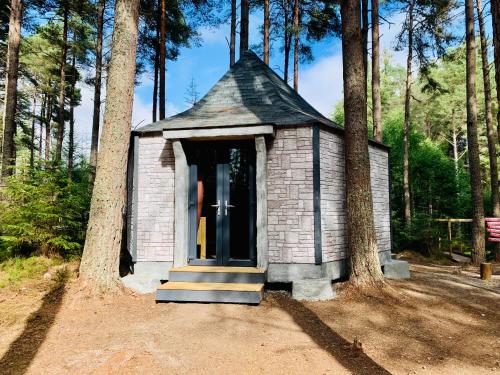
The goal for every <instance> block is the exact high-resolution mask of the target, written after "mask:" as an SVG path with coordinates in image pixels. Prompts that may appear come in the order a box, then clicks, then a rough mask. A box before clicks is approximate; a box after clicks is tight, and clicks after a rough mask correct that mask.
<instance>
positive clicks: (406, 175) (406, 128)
mask: <svg viewBox="0 0 500 375" xmlns="http://www.w3.org/2000/svg"><path fill="white" fill-rule="evenodd" d="M413 6H414V0H412V1H411V2H410V6H409V9H408V56H407V58H406V90H405V117H404V125H403V195H404V219H405V224H406V225H408V224H410V222H411V198H410V162H409V136H410V115H411V113H410V100H411V85H412V74H413V73H412V64H413V17H414V14H413Z"/></svg>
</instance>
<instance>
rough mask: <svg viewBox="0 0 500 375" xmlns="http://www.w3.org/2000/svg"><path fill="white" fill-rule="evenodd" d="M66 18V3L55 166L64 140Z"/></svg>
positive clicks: (67, 12) (66, 8) (65, 5)
mask: <svg viewBox="0 0 500 375" xmlns="http://www.w3.org/2000/svg"><path fill="white" fill-rule="evenodd" d="M68 18H69V6H68V3H67V1H64V4H63V33H62V46H61V61H60V65H59V67H60V69H59V74H60V78H59V100H58V103H57V104H58V112H57V117H58V118H57V120H58V121H57V122H58V127H57V133H56V154H55V157H54V162H55V164H58V163H59V162H60V161H61V156H62V148H63V140H64V123H65V121H64V102H65V94H66V91H65V88H66V57H67V54H68Z"/></svg>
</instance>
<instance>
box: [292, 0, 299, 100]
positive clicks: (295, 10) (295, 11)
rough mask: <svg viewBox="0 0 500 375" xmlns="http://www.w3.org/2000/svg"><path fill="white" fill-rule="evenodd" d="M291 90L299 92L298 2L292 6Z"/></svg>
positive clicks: (297, 0) (296, 0)
mask: <svg viewBox="0 0 500 375" xmlns="http://www.w3.org/2000/svg"><path fill="white" fill-rule="evenodd" d="M293 37H294V45H293V89H294V90H295V91H296V92H299V0H295V1H294V4H293Z"/></svg>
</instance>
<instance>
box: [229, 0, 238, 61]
mask: <svg viewBox="0 0 500 375" xmlns="http://www.w3.org/2000/svg"><path fill="white" fill-rule="evenodd" d="M229 38H230V40H229V67H232V66H233V65H234V63H235V62H236V0H231V35H230V36H229Z"/></svg>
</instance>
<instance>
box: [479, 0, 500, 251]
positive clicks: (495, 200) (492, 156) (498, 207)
mask: <svg viewBox="0 0 500 375" xmlns="http://www.w3.org/2000/svg"><path fill="white" fill-rule="evenodd" d="M476 6H477V18H478V22H479V35H480V41H481V62H482V70H483V84H484V113H485V117H486V121H485V122H486V136H487V139H488V156H489V161H490V180H491V181H490V183H491V203H492V207H493V215H495V216H496V217H500V200H499V196H498V194H499V192H498V167H497V150H496V147H495V144H496V140H497V139H496V134H495V130H494V128H493V113H492V111H493V110H492V102H491V100H492V99H491V84H490V63H489V62H488V41H487V39H486V28H485V26H484V17H483V5H482V1H481V0H476ZM497 247H498V246H497ZM497 250H500V248H497Z"/></svg>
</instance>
